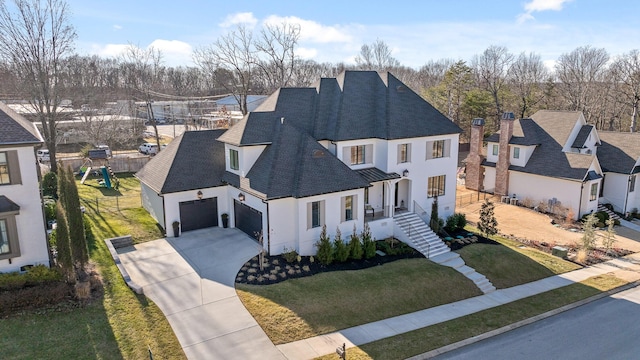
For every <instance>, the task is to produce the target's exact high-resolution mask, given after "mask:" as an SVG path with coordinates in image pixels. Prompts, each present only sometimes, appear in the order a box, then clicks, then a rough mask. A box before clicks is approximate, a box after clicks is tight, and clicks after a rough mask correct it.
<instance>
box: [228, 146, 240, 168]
mask: <svg viewBox="0 0 640 360" xmlns="http://www.w3.org/2000/svg"><path fill="white" fill-rule="evenodd" d="M229 167H230V168H231V170H238V169H240V161H239V159H238V150H234V149H229Z"/></svg>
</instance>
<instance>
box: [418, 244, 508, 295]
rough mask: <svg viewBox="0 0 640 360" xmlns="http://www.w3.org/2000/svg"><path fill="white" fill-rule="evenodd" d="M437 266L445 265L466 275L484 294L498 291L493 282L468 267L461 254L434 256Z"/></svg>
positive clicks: (452, 253)
mask: <svg viewBox="0 0 640 360" xmlns="http://www.w3.org/2000/svg"><path fill="white" fill-rule="evenodd" d="M430 260H431V261H433V262H434V263H436V264H439V265H444V266H448V267H451V268H453V269H454V270H456V271H457V272H459V273H461V274H462V275H464V276H465V277H466V278H468V279H470V280H471V281H473V283H474V284H476V286H477V287H478V289H480V291H482V293H484V294H488V293H490V292H493V291H495V290H496V287H495V286H493V284H492V283H491V281H489V279H487V277H486V276H484V275H482V274H480V273H479V272H477V271H476V270H475V269H474V268H472V267H469V266H467V265H466V264H465V263H464V260H462V258H461V257H460V254H458V253H455V252H449V253H447V254H441V255H438V256H434V257H432V258H431V259H430Z"/></svg>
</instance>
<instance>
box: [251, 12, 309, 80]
mask: <svg viewBox="0 0 640 360" xmlns="http://www.w3.org/2000/svg"><path fill="white" fill-rule="evenodd" d="M299 38H300V25H298V24H289V23H286V22H285V23H282V24H280V25H270V24H267V25H265V27H264V28H263V29H262V30H261V32H260V37H259V39H258V40H257V41H256V49H257V50H258V52H259V53H260V55H262V56H264V57H265V59H260V60H258V62H257V65H258V68H259V69H260V70H261V72H260V73H261V78H262V79H263V82H264V86H265V88H266V90H267V92H272V91H274V90H276V89H278V88H280V87H285V86H289V85H290V82H291V78H292V77H293V74H294V68H295V65H296V54H295V47H296V45H297V44H298V39H299Z"/></svg>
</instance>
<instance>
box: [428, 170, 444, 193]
mask: <svg viewBox="0 0 640 360" xmlns="http://www.w3.org/2000/svg"><path fill="white" fill-rule="evenodd" d="M445 179H446V176H445V175H439V176H431V177H429V180H428V184H427V197H430V198H431V197H436V196H443V195H444V188H445Z"/></svg>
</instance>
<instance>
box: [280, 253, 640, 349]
mask: <svg viewBox="0 0 640 360" xmlns="http://www.w3.org/2000/svg"><path fill="white" fill-rule="evenodd" d="M608 273H613V274H615V276H617V277H619V278H622V279H625V280H627V281H638V280H640V253H638V254H632V255H629V256H626V257H624V258H619V259H614V260H610V261H607V262H605V263H601V264H598V265H594V266H590V267H587V268H583V269H579V270H575V271H571V272H569V273H566V274H561V275H556V276H552V277H548V278H545V279H541V280H538V281H534V282H531V283H527V284H523V285H519V286H514V287H511V288H508V289H501V290H496V291H494V292H492V293H489V294H486V295H481V296H476V297H474V298H470V299H465V300H461V301H458V302H455V303H451V304H445V305H440V306H436V307H433V308H429V309H425V310H421V311H417V312H414V313H410V314H405V315H400V316H396V317H393V318H389V319H385V320H380V321H376V322H373V323H368V324H364V325H360V326H355V327H352V328H348V329H344V330H340V331H337V332H334V333H330V334H325V335H321V336H316V337H313V338H309V339H304V340H299V341H295V342H291V343H288V344H282V345H278V346H277V347H278V349H279V350H280V351H281V352H282V353H283V354H284V356H285V357H286V358H287V359H313V358H315V357H318V356H322V355H326V354H330V353H334V352H335V350H336V348H337V347H339V346H342V344H343V343H344V344H346V346H347V348H349V347H353V346H358V345H362V344H366V343H369V342H373V341H376V340H380V339H384V338H387V337H391V336H395V335H398V334H402V333H405V332H409V331H412V330H417V329H420V328H423V327H427V326H430V325H434V324H438V323H441V322H445V321H448V320H452V319H456V318H459V317H462V316H465V315H469V314H473V313H475V312H478V311H482V310H485V309H490V308H493V307H496V306H500V305H504V304H507V303H510V302H513V301H516V300H520V299H523V298H526V297H529V296H533V295H537V294H540V293H543V292H546V291H549V290H553V289H557V288H560V287H563V286H567V285H570V284H573V283H576V282H580V281H583V280H585V279H588V278H590V277H592V276H597V275H602V274H608Z"/></svg>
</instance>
